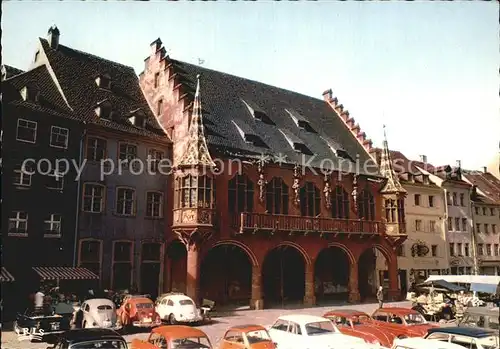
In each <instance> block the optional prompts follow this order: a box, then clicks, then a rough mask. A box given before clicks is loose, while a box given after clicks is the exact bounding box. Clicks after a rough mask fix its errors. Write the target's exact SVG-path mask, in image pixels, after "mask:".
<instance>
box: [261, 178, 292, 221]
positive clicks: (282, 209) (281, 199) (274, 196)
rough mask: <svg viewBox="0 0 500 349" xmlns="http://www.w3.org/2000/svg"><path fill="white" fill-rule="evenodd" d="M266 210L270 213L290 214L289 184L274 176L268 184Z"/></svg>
mask: <svg viewBox="0 0 500 349" xmlns="http://www.w3.org/2000/svg"><path fill="white" fill-rule="evenodd" d="M266 210H267V212H268V213H270V214H288V185H286V184H285V182H284V181H283V179H281V178H276V177H275V178H273V179H272V180H271V181H270V182H269V183H268V184H267V185H266Z"/></svg>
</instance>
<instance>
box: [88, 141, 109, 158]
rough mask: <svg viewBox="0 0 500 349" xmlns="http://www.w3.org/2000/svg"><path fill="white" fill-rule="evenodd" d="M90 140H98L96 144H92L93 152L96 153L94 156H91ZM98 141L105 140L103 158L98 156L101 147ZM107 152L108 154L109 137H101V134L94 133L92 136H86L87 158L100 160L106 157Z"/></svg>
mask: <svg viewBox="0 0 500 349" xmlns="http://www.w3.org/2000/svg"><path fill="white" fill-rule="evenodd" d="M90 141H96V142H95V144H94V145H95V146H94V145H92V149H93V153H94V156H93V158H90V157H89V156H90V152H89V147H90V146H91V145H90ZM98 141H102V142H104V147H103V153H102V158H97V150H98V149H99V148H98V147H97V145H98ZM107 154H108V141H107V139H105V138H103V137H99V136H94V135H92V136H90V135H88V136H87V137H86V139H85V159H86V160H87V161H92V162H99V161H101V160H104V159H106V157H107Z"/></svg>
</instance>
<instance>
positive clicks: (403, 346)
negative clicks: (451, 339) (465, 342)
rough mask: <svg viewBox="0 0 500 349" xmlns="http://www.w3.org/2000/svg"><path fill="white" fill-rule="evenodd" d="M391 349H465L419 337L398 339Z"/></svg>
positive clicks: (456, 345)
mask: <svg viewBox="0 0 500 349" xmlns="http://www.w3.org/2000/svg"><path fill="white" fill-rule="evenodd" d="M391 349H464V347H462V346H461V345H458V344H454V343H446V342H440V341H433V340H428V339H423V338H418V337H413V338H404V339H396V340H395V341H394V345H393V346H392V348H391Z"/></svg>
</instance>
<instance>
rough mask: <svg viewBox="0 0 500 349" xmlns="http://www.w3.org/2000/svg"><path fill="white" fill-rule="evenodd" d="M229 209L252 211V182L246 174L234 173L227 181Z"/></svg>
mask: <svg viewBox="0 0 500 349" xmlns="http://www.w3.org/2000/svg"><path fill="white" fill-rule="evenodd" d="M227 197H228V204H229V211H230V212H232V213H237V212H252V211H253V203H254V202H253V200H254V184H253V182H252V181H251V180H250V179H249V178H248V177H247V176H246V175H236V176H234V177H233V179H231V180H230V181H229V191H228V196H227Z"/></svg>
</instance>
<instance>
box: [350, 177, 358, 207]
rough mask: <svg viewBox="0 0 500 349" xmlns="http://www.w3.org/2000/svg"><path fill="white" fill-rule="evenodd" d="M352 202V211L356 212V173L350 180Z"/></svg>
mask: <svg viewBox="0 0 500 349" xmlns="http://www.w3.org/2000/svg"><path fill="white" fill-rule="evenodd" d="M351 196H352V203H353V205H354V211H355V212H358V174H355V175H354V178H353V180H352V193H351Z"/></svg>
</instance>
